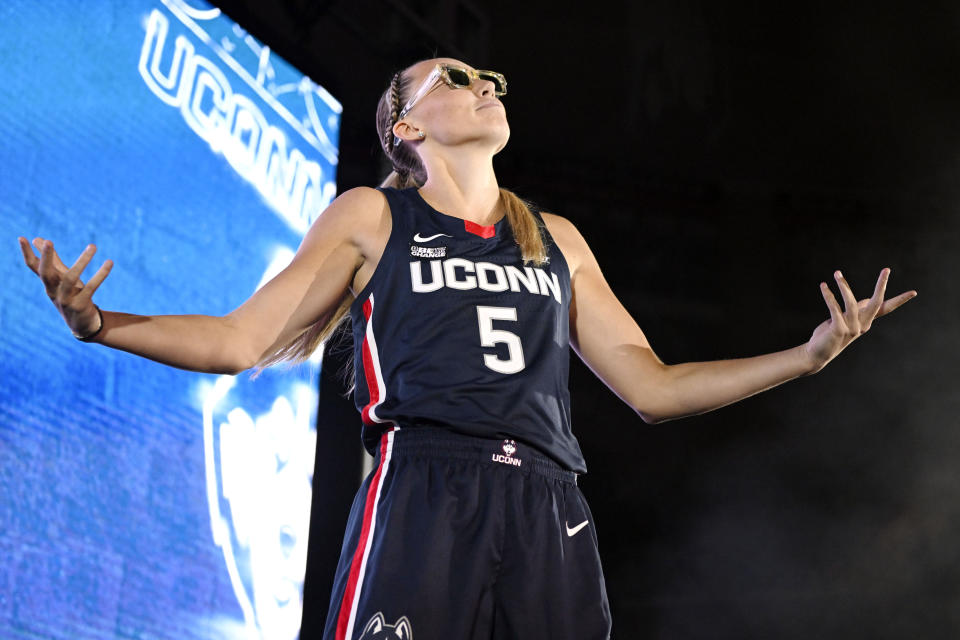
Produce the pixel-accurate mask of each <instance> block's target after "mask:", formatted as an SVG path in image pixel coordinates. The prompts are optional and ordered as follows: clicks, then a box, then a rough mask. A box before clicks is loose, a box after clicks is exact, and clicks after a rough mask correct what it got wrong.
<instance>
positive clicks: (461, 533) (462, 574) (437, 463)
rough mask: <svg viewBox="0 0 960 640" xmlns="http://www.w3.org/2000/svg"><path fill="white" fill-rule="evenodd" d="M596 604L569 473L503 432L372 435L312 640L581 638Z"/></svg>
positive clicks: (592, 625)
mask: <svg viewBox="0 0 960 640" xmlns="http://www.w3.org/2000/svg"><path fill="white" fill-rule="evenodd" d="M610 626H611V622H610V607H609V604H608V602H607V593H606V587H605V586H604V582H603V573H602V571H601V568H600V556H599V554H598V553H597V536H596V533H595V531H594V524H593V516H591V514H590V510H589V508H588V507H587V503H586V500H585V499H584V497H583V494H581V493H580V490H579V489H578V488H577V484H576V475H575V474H574V473H572V472H570V471H566V470H564V469H562V468H561V467H559V466H558V465H557V464H556V463H555V462H553V461H552V460H551V459H550V458H548V457H547V456H544V455H543V454H541V453H539V452H537V451H534V450H533V449H531V448H529V447H527V446H525V445H523V444H520V443H517V442H514V441H513V440H488V439H484V438H474V437H470V436H463V435H459V434H454V433H450V432H448V431H445V430H442V429H433V428H420V427H416V428H402V429H394V430H391V431H388V432H386V433H384V435H383V437H382V438H381V441H380V447H379V450H378V452H377V455H376V457H375V466H374V470H373V471H372V472H371V474H370V475H369V476H368V477H367V478H366V479H365V480H364V482H363V485H362V486H361V488H360V491H359V493H358V494H357V497H356V499H355V500H354V502H353V508H352V509H351V511H350V519H349V521H348V524H347V532H346V535H345V538H344V542H343V550H342V552H341V555H340V564H339V566H338V567H337V576H336V580H335V582H334V585H333V594H332V596H331V603H330V611H329V614H328V616H327V623H326V628H325V631H324V635H323V637H324V639H325V640H380V639H389V640H396V639H398V638H399V639H401V640H413V639H414V638H416V640H481V639H482V640H491V639H496V640H501V639H507V638H510V639H514V638H522V639H524V640H539V639H542V640H548V639H549V640H565V639H569V640H592V639H594V638H609V636H610Z"/></svg>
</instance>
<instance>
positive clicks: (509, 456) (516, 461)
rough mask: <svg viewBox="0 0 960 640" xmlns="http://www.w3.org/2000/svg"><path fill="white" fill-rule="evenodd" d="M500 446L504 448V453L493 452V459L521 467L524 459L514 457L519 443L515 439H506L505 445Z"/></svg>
mask: <svg viewBox="0 0 960 640" xmlns="http://www.w3.org/2000/svg"><path fill="white" fill-rule="evenodd" d="M500 448H501V449H503V453H502V454H501V453H494V454H492V455H491V457H490V459H491V460H493V461H494V462H499V463H501V464H509V465H512V466H514V467H519V466H520V465H521V464H523V460H521V459H520V458H514V457H513V454H515V453H516V452H517V443H516V442H515V441H513V440H504V441H503V445H502V446H501V447H500Z"/></svg>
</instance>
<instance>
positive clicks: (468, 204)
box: [420, 153, 503, 225]
mask: <svg viewBox="0 0 960 640" xmlns="http://www.w3.org/2000/svg"><path fill="white" fill-rule="evenodd" d="M424 155H426V154H424ZM421 157H423V156H421ZM423 160H424V164H425V165H426V169H427V176H428V178H427V182H426V184H424V185H423V186H422V187H421V188H420V195H422V196H423V199H424V200H426V201H427V203H428V204H429V205H430V206H432V207H433V208H434V209H436V210H437V211H442V212H443V213H446V214H447V215H451V216H455V217H457V218H463V219H464V220H470V221H471V222H475V223H477V224H481V225H491V224H494V223H495V222H497V221H498V220H499V219H500V218H502V217H503V212H502V211H501V206H500V187H499V185H498V184H497V176H496V175H495V174H494V172H493V157H492V156H490V155H486V154H484V155H483V156H480V155H473V154H468V153H460V154H458V155H457V156H456V157H455V158H449V157H446V158H441V157H426V158H423Z"/></svg>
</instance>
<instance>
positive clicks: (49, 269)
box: [33, 238, 60, 299]
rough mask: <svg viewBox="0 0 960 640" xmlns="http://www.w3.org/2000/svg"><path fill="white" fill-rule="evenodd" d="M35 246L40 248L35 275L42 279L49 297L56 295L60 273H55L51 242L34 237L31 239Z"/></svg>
mask: <svg viewBox="0 0 960 640" xmlns="http://www.w3.org/2000/svg"><path fill="white" fill-rule="evenodd" d="M33 244H34V246H35V247H37V248H38V249H40V261H39V263H38V264H37V275H38V276H40V279H41V280H43V286H44V287H45V288H46V290H47V295H48V296H50V298H51V299H53V298H55V297H56V295H57V285H59V284H60V274H59V273H57V270H56V267H55V266H54V265H53V255H54V251H53V243H52V242H50V241H49V240H43V239H42V238H35V239H34V241H33Z"/></svg>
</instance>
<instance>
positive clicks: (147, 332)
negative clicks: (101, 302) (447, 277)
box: [19, 187, 389, 374]
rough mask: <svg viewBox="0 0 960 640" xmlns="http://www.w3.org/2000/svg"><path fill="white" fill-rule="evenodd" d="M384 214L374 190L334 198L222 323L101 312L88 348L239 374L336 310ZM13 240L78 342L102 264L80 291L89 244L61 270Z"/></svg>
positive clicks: (94, 318) (39, 242)
mask: <svg viewBox="0 0 960 640" xmlns="http://www.w3.org/2000/svg"><path fill="white" fill-rule="evenodd" d="M385 207H386V200H385V198H384V197H383V195H382V194H381V193H379V192H378V191H376V190H375V189H370V188H366V187H360V188H357V189H351V190H350V191H347V192H345V193H343V194H342V195H340V196H339V197H338V198H337V199H336V200H334V201H333V203H331V204H330V206H329V207H328V208H327V209H326V210H325V211H324V212H323V214H322V215H321V216H320V217H319V218H317V220H316V221H315V222H314V223H313V225H312V226H311V228H310V230H309V231H308V232H307V234H306V236H304V239H303V242H302V243H301V244H300V248H299V249H298V250H297V254H296V256H295V257H294V258H293V260H292V261H291V263H290V264H289V265H288V266H287V267H286V268H285V269H284V270H283V271H282V272H280V273H279V274H278V275H277V276H276V277H274V278H273V279H272V280H270V281H269V282H268V283H266V284H265V285H264V286H262V287H261V288H260V289H258V290H257V291H256V292H255V293H254V294H253V295H252V296H251V297H250V298H249V299H248V300H247V301H246V302H244V303H243V304H242V305H241V306H240V307H238V308H237V309H236V310H234V311H232V312H231V313H229V314H227V315H226V316H222V317H218V316H204V315H164V316H140V315H133V314H128V313H121V312H116V311H103V312H102V315H103V329H102V330H101V331H100V332H99V333H98V334H97V336H96V337H95V338H94V340H93V341H94V342H98V343H100V344H103V345H106V346H108V347H112V348H114V349H121V350H123V351H128V352H130V353H133V354H136V355H139V356H143V357H145V358H149V359H151V360H156V361H157V362H161V363H163V364H167V365H170V366H174V367H178V368H181V369H189V370H191V371H203V372H208V373H231V374H235V373H239V372H241V371H244V370H245V369H248V368H250V367H252V366H253V365H255V364H256V363H257V362H259V361H260V360H261V359H262V358H263V357H264V356H265V355H266V354H269V353H272V352H273V351H274V350H276V349H277V348H278V347H279V346H282V345H284V344H286V343H287V342H289V341H290V340H292V339H293V338H295V337H296V336H297V335H299V334H300V332H302V331H303V330H304V329H306V328H307V327H309V326H310V325H312V324H313V323H314V322H316V321H317V320H318V319H320V318H322V317H324V316H325V315H326V314H328V313H330V312H332V311H333V310H334V309H335V308H336V306H337V304H338V302H339V301H340V299H341V297H342V296H343V294H344V293H345V292H347V290H348V289H349V287H350V285H351V282H352V279H353V275H354V273H355V272H356V270H357V269H358V268H359V267H360V266H361V265H362V264H363V262H364V260H365V259H366V254H367V253H368V251H366V250H365V249H366V248H367V247H368V246H369V245H370V242H371V238H372V237H373V235H374V234H375V233H376V230H377V229H378V226H379V225H380V222H381V220H382V216H383V215H384V211H385ZM387 215H389V213H387ZM19 241H20V248H21V250H22V252H23V257H24V261H25V262H26V264H27V266H28V267H29V268H30V269H31V270H32V271H33V272H34V273H36V274H37V275H38V276H39V277H40V279H41V280H42V281H43V284H44V287H45V288H46V291H47V295H48V296H49V297H50V300H51V301H52V302H53V304H54V305H55V306H56V307H57V309H58V310H59V311H60V314H61V315H62V316H63V318H64V321H65V322H66V323H67V325H68V326H69V327H70V329H71V331H73V332H74V334H75V335H81V336H82V335H88V334H90V333H92V332H94V331H96V329H97V327H98V326H99V318H98V315H97V310H96V307H95V306H94V304H93V301H92V296H93V293H94V292H95V291H96V289H97V287H99V286H100V284H101V283H102V282H103V280H104V279H105V278H106V277H107V275H108V274H109V272H110V269H111V268H112V262H111V261H109V260H108V261H106V262H105V263H104V264H103V266H102V267H100V269H99V270H98V271H97V272H96V273H95V274H94V275H93V277H91V278H90V280H89V282H87V283H86V284H84V283H83V282H82V281H81V280H80V274H81V273H82V272H83V270H84V268H85V267H86V266H87V264H88V263H89V262H90V260H91V259H92V258H93V254H94V253H95V252H96V248H95V247H94V246H93V245H90V246H88V247H87V249H86V250H85V251H84V252H83V253H82V254H81V256H80V258H79V259H78V260H77V262H76V263H75V264H74V265H73V266H72V267H70V268H69V269H68V268H67V267H66V265H64V264H63V262H61V261H60V259H59V257H58V256H57V254H56V252H55V251H54V248H53V243H52V242H50V241H49V240H44V239H42V238H37V239H35V240H34V242H33V244H34V246H35V247H37V249H39V250H40V257H39V258H38V257H37V256H36V255H35V254H34V252H33V251H32V250H31V249H30V245H29V243H28V242H27V240H26V239H25V238H19ZM185 275H187V274H185Z"/></svg>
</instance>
